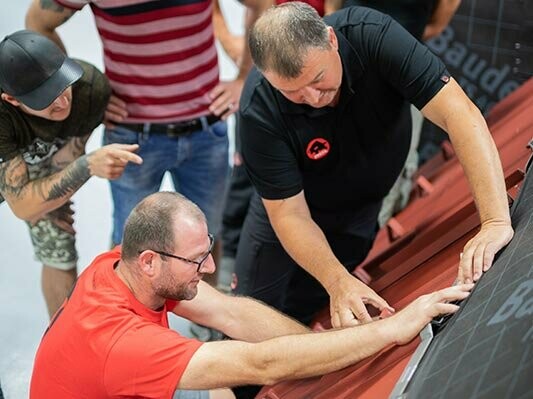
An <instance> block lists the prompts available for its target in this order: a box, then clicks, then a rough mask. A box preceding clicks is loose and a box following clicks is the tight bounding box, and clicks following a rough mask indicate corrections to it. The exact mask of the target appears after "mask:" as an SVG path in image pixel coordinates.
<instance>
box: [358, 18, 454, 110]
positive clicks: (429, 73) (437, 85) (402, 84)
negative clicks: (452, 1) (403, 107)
mask: <svg viewBox="0 0 533 399" xmlns="http://www.w3.org/2000/svg"><path fill="white" fill-rule="evenodd" d="M370 29H377V30H378V31H377V32H374V33H372V34H370V35H368V37H369V40H368V41H367V51H368V53H367V56H368V58H369V60H370V63H371V64H373V66H375V67H376V68H377V69H378V70H379V72H380V75H381V76H382V77H383V78H384V79H386V80H387V81H388V82H389V83H390V84H391V85H392V86H393V87H394V88H395V89H396V90H398V91H399V92H400V93H402V94H403V96H404V97H405V98H406V99H407V100H408V101H409V102H410V103H411V104H413V105H415V106H416V107H417V108H418V109H421V108H423V107H424V106H425V105H426V104H427V103H428V102H429V100H431V99H432V98H433V97H434V96H435V95H436V94H437V93H438V92H439V91H440V89H442V87H444V85H445V84H446V83H448V81H449V80H450V73H449V72H448V71H447V69H446V66H445V65H444V63H443V62H442V61H441V60H440V59H439V58H438V57H437V56H436V55H434V54H433V53H432V52H431V51H430V50H429V49H428V48H427V47H426V46H425V45H424V44H422V43H420V42H419V41H418V40H417V39H415V38H414V37H413V36H412V35H411V34H410V33H409V32H407V30H405V29H404V28H403V27H402V26H401V25H400V24H399V23H397V22H396V21H395V20H393V19H392V18H390V17H389V16H387V15H383V23H382V24H379V25H377V26H373V27H370Z"/></svg>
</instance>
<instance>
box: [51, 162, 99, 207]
mask: <svg viewBox="0 0 533 399" xmlns="http://www.w3.org/2000/svg"><path fill="white" fill-rule="evenodd" d="M89 177H91V174H90V172H89V164H88V162H87V156H86V155H84V156H82V157H81V158H78V159H77V160H76V161H74V162H73V163H72V164H71V165H70V166H69V167H68V168H67V169H65V175H64V176H63V177H62V178H61V180H60V181H59V182H58V183H56V184H54V185H53V186H52V188H51V189H50V192H49V193H48V196H47V197H46V200H47V201H52V200H55V199H57V198H61V197H64V196H65V195H69V194H70V195H71V194H73V193H74V192H75V191H76V190H78V189H79V188H80V187H81V186H82V185H83V183H85V182H86V181H87V180H88V179H89Z"/></svg>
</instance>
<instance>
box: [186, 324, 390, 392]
mask: <svg viewBox="0 0 533 399" xmlns="http://www.w3.org/2000/svg"><path fill="white" fill-rule="evenodd" d="M386 322H387V320H382V321H377V322H375V323H370V324H365V325H361V326H357V327H352V328H347V329H343V330H330V331H325V332H320V333H314V334H297V335H289V336H282V337H277V338H273V339H270V340H267V341H264V342H260V343H256V344H249V343H244V342H239V341H220V342H211V343H207V344H204V345H203V346H202V347H201V348H200V349H198V351H197V352H196V353H195V354H194V356H193V358H192V359H191V361H190V363H189V365H188V366H187V369H186V370H185V373H184V374H183V376H182V379H181V380H180V388H181V389H210V388H217V387H222V386H236V385H245V384H261V385H267V384H275V383H277V382H279V381H283V380H288V379H297V378H306V377H311V376H317V375H322V374H326V373H330V372H333V371H336V370H339V369H342V368H344V367H347V366H350V365H352V364H354V363H357V362H358V361H361V360H363V359H365V358H367V357H369V356H371V355H373V354H375V353H377V352H379V351H381V350H382V349H384V348H386V347H388V346H390V345H392V344H393V343H394V339H393V337H392V333H391V331H393V329H391V326H389V327H388V328H387V324H386ZM228 354H231V355H230V356H229V355H228ZM200 365H201V367H200ZM206 369H207V370H211V371H212V372H211V373H208V375H206V374H205V370H206Z"/></svg>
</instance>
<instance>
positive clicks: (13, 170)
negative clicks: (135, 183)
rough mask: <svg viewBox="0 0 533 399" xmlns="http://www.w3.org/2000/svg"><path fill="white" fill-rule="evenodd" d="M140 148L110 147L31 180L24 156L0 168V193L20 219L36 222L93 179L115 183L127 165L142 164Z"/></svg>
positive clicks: (123, 145) (117, 145)
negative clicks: (139, 153) (104, 179)
mask: <svg viewBox="0 0 533 399" xmlns="http://www.w3.org/2000/svg"><path fill="white" fill-rule="evenodd" d="M137 148H138V145H137V144H110V145H106V146H104V147H102V148H99V149H98V150H96V151H93V152H91V153H90V154H88V155H83V156H81V157H79V158H77V159H76V160H74V161H73V162H71V163H69V164H68V165H67V166H66V167H65V168H64V169H63V170H61V171H59V172H56V173H54V174H52V175H50V176H46V177H43V178H41V179H36V180H29V177H28V169H27V166H26V163H25V162H24V160H23V158H22V156H17V157H16V158H13V159H11V160H9V161H7V162H4V163H2V164H0V193H2V196H3V197H4V199H5V200H6V202H7V203H8V204H9V207H10V208H11V210H12V211H13V213H15V215H16V216H17V217H19V218H20V219H24V220H28V221H34V220H36V219H39V218H40V217H42V216H43V215H45V214H47V213H49V212H50V211H52V210H54V209H57V208H59V207H60V206H62V205H63V204H65V203H66V202H67V201H68V200H69V198H70V197H71V196H72V195H73V194H74V193H75V192H76V191H77V190H78V189H79V188H80V187H81V186H82V185H83V184H84V183H85V182H86V181H87V180H88V179H89V178H90V177H91V176H99V177H103V178H107V179H116V178H118V177H120V175H122V172H123V171H124V168H125V167H126V165H127V164H128V162H133V163H136V164H140V163H142V159H141V157H139V156H138V155H135V154H134V153H133V151H135V150H137Z"/></svg>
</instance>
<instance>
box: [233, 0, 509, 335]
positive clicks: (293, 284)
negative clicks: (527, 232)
mask: <svg viewBox="0 0 533 399" xmlns="http://www.w3.org/2000/svg"><path fill="white" fill-rule="evenodd" d="M249 45H250V49H251V52H252V56H253V58H254V62H255V64H256V66H257V70H254V71H253V72H252V73H251V75H250V76H249V78H248V80H247V83H246V85H245V88H244V91H243V95H242V98H241V111H240V115H239V117H240V121H239V122H240V134H241V139H242V154H243V158H244V162H245V164H246V167H247V170H248V173H249V175H250V178H251V179H252V182H253V183H254V185H255V187H256V188H257V191H258V193H259V196H260V197H261V198H259V197H255V198H254V199H253V200H252V205H251V209H250V211H249V213H248V215H247V219H246V222H245V225H244V228H243V233H242V235H241V241H240V244H239V250H238V253H237V261H236V263H237V264H236V272H237V278H238V281H237V287H236V292H237V293H242V294H248V295H251V296H254V297H256V298H258V299H261V300H263V301H265V302H267V303H268V304H270V305H272V306H274V307H276V308H278V309H281V310H282V311H284V312H286V313H288V314H289V315H291V316H293V317H296V318H297V319H299V320H300V321H303V322H309V321H310V320H311V318H312V317H313V315H314V314H315V312H316V311H317V310H318V309H320V307H322V306H324V305H325V303H327V300H328V295H329V299H330V304H331V305H330V311H331V318H332V324H333V326H334V327H338V326H349V325H353V324H357V323H358V322H360V321H370V320H371V319H370V316H369V314H368V311H367V309H366V307H365V305H366V304H371V305H373V306H375V307H377V308H379V309H384V308H387V307H388V304H387V303H386V302H385V301H384V300H383V299H382V298H380V297H379V296H378V295H377V294H376V293H375V292H374V291H373V290H372V289H370V288H369V287H367V286H365V285H364V284H363V283H361V282H360V281H358V280H357V279H356V278H355V277H354V276H353V275H351V274H350V273H349V271H351V270H353V268H354V266H356V265H357V264H358V263H360V262H361V261H362V260H363V259H364V258H365V256H366V255H367V253H368V251H369V249H370V247H371V245H372V242H373V239H374V237H375V234H376V220H377V215H378V212H379V209H380V205H381V201H382V199H383V197H384V196H385V195H386V194H387V193H388V191H389V189H390V188H391V186H392V184H393V183H394V181H395V179H396V177H397V176H398V174H399V173H400V171H401V169H402V167H403V165H404V161H405V157H406V155H407V152H408V149H409V141H410V116H409V102H410V103H412V104H414V105H415V106H416V107H417V108H419V109H420V110H421V111H422V113H423V114H424V116H425V117H427V118H428V119H430V120H432V121H433V122H435V123H436V124H437V125H439V126H441V127H443V128H444V129H445V130H446V131H447V132H448V133H449V135H450V138H451V140H452V143H453V144H454V146H455V150H456V153H457V156H458V158H459V160H460V161H461V163H462V165H463V167H464V169H465V173H466V174H467V176H468V179H469V181H470V185H471V187H472V190H473V193H474V197H475V200H476V204H477V207H478V209H479V213H480V217H481V222H482V228H481V231H480V232H479V234H478V235H477V236H476V237H474V238H473V239H472V240H471V241H470V242H469V243H468V244H467V245H466V247H465V249H464V252H463V257H462V261H461V264H460V268H459V274H458V280H459V281H472V280H473V281H476V280H477V279H478V278H479V277H480V275H481V273H482V272H483V271H485V270H487V269H488V268H489V267H490V265H491V263H492V259H493V257H494V255H495V253H496V252H497V251H498V250H499V249H501V248H502V247H503V246H504V245H505V244H507V243H508V242H509V241H510V239H511V238H512V235H513V230H512V228H511V224H510V218H509V212H508V207H507V199H506V193H505V186H504V180H503V173H502V170H501V165H500V162H499V158H498V154H497V151H496V148H495V146H494V143H493V141H492V139H491V137H490V133H489V132H488V129H487V127H486V124H485V121H484V120H483V118H482V116H481V114H480V113H479V111H478V110H477V108H475V106H474V105H473V104H472V103H471V102H470V101H469V100H468V98H467V97H466V95H465V94H464V93H463V91H462V90H461V89H460V87H459V86H458V85H457V83H456V82H455V81H454V80H453V79H452V78H451V77H450V75H449V73H448V71H447V70H446V68H445V66H444V65H443V63H442V62H441V61H440V60H439V59H438V58H437V57H435V56H434V55H433V54H431V53H430V52H429V50H428V49H427V48H426V47H425V46H424V45H422V44H420V43H419V42H418V41H417V40H416V39H415V38H413V37H412V36H411V35H410V34H409V33H407V32H406V31H405V30H404V29H403V28H402V27H401V26H400V25H399V24H397V23H396V22H395V21H393V20H392V19H391V18H390V17H388V16H386V15H384V14H381V13H380V12H378V11H373V10H370V9H366V8H350V9H345V10H342V11H340V12H337V13H335V14H333V15H332V16H329V17H326V18H325V20H324V21H322V20H321V19H320V18H319V17H318V15H317V14H316V12H314V10H313V9H311V8H310V7H308V6H306V5H304V4H302V3H296V2H294V3H287V4H284V5H282V6H278V7H275V8H272V9H270V10H269V11H268V12H267V13H265V14H264V15H263V17H262V18H260V19H259V20H258V22H257V23H256V24H255V26H254V29H253V31H252V32H251V36H250V40H249ZM480 165H483V167H479V166H480ZM269 220H270V223H269ZM271 226H272V227H271ZM278 239H279V240H278ZM285 251H286V252H285ZM291 258H292V259H294V261H293V260H292V259H291ZM298 265H300V266H301V267H302V268H300V267H298Z"/></svg>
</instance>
